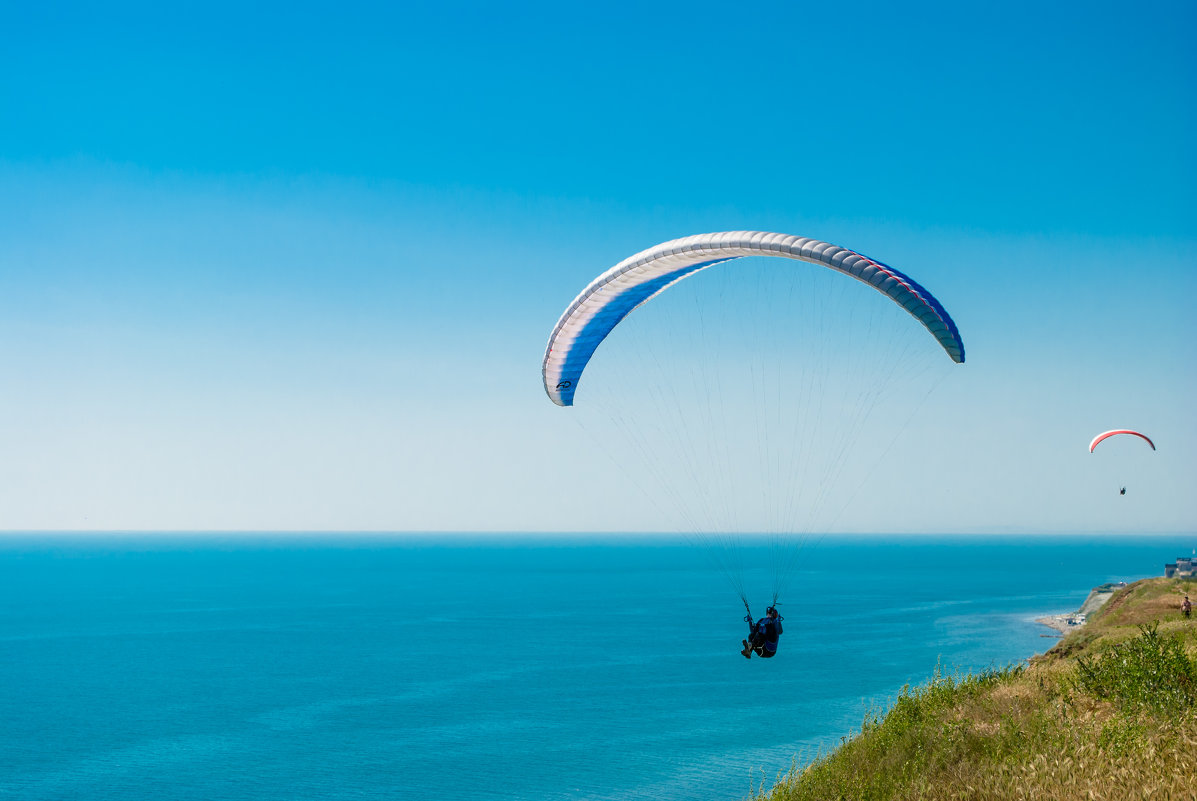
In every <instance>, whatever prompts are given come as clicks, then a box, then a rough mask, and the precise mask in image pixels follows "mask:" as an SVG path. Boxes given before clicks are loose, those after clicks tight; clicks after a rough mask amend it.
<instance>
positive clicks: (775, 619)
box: [740, 606, 781, 659]
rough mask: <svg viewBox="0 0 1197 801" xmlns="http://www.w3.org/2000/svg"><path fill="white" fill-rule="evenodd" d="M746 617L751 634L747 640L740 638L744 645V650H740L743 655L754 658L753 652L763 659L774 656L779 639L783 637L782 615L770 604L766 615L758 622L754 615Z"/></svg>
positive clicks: (746, 657)
mask: <svg viewBox="0 0 1197 801" xmlns="http://www.w3.org/2000/svg"><path fill="white" fill-rule="evenodd" d="M745 619H746V620H747V621H748V625H749V634H748V639H747V640H740V642H741V643H743V645H744V650H743V651H740V653H741V654H742V655H743V657H744V658H745V659H752V654H753V652H756V655H757V656H759V657H761V658H763V659H768V658H769V657H771V656H774V655H775V654H776V653H777V639H778V638H779V637H781V615H779V614H778V613H777V610H776V609H775V608H774V607H772V606H770V607H769V608H768V610H766V612H765V616H764V617H762V618H761V619H760V620H758V621H757V622H756V623H753V622H752V615H749V616H748V617H747V618H745Z"/></svg>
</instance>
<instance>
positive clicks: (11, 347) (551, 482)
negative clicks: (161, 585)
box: [0, 3, 1197, 531]
mask: <svg viewBox="0 0 1197 801" xmlns="http://www.w3.org/2000/svg"><path fill="white" fill-rule="evenodd" d="M1194 13H1195V12H1194V11H1193V10H1192V7H1191V5H1190V4H1184V3H1176V4H1153V5H1150V6H1144V7H1136V8H1134V9H1133V13H1132V10H1131V9H1128V8H1127V7H1126V6H1125V5H1115V4H1091V3H1087V4H1061V5H1057V6H1054V7H1050V8H1044V7H1041V6H1040V5H1037V4H1035V5H1033V4H1021V5H1020V4H1007V5H1003V6H1001V7H993V8H971V7H967V8H966V7H962V6H961V5H960V4H947V3H945V4H942V5H931V4H917V5H913V6H910V5H908V6H906V7H902V8H894V7H891V6H890V5H888V4H876V5H871V4H851V5H849V4H836V5H832V4H828V5H821V6H813V5H808V4H778V5H776V6H766V7H761V8H758V9H754V10H753V11H752V12H750V13H749V12H733V11H731V10H729V7H727V6H726V5H713V4H712V5H701V4H695V3H687V4H684V5H682V4H677V5H672V6H671V5H664V4H634V5H629V6H616V5H613V6H611V7H608V8H602V9H599V8H593V9H583V8H575V7H566V6H562V5H560V4H552V5H549V4H544V5H523V6H521V7H519V8H516V9H512V8H509V7H504V6H501V5H499V4H494V5H490V6H479V5H471V4H438V5H437V7H436V8H404V7H401V6H395V5H393V4H386V5H383V4H380V5H377V6H370V5H363V4H355V5H352V6H349V5H348V4H339V5H327V6H295V5H287V6H283V5H245V4H236V5H231V4H230V5H224V6H222V5H219V4H213V3H205V4H195V5H193V6H187V5H179V4H172V5H171V7H170V8H164V7H162V6H161V5H159V4H143V5H133V4H120V5H118V6H117V7H114V8H113V7H104V8H99V7H87V6H83V7H80V6H73V5H69V4H37V5H36V6H32V5H31V6H29V7H13V8H6V9H5V10H4V11H3V12H0V65H2V69H0V114H2V115H3V117H2V120H0V122H2V124H0V371H2V372H3V374H4V376H5V377H6V381H5V387H6V389H5V391H4V392H3V393H0V448H2V449H3V452H4V453H5V459H4V460H3V461H2V462H0V529H92V528H95V529H246V528H248V529H258V528H264V529H346V530H366V529H368V530H463V529H465V530H486V529H498V530H514V531H522V530H535V531H554V530H560V529H563V528H564V529H575V528H577V529H586V530H645V529H650V530H652V529H662V528H665V529H667V528H671V527H676V525H677V520H676V519H672V518H670V517H669V515H668V514H663V513H661V512H660V511H659V510H657V509H656V508H655V507H653V506H652V505H651V504H649V503H646V502H645V501H644V499H643V498H642V497H641V496H637V495H635V494H634V493H631V494H628V493H626V487H625V486H624V485H623V484H622V483H621V479H620V476H619V475H618V473H619V471H618V469H616V468H615V467H613V466H611V465H610V464H609V463H608V462H603V461H601V460H594V461H584V462H583V463H581V464H578V465H572V466H563V465H562V464H561V460H560V458H559V454H560V453H561V452H562V449H563V447H566V448H570V449H572V448H574V447H575V446H574V445H572V444H570V443H572V442H573V440H575V439H576V438H577V436H578V433H577V428H576V426H574V425H573V424H572V423H571V422H570V421H569V420H567V419H563V415H565V414H568V412H565V411H563V410H560V409H557V408H556V407H554V406H552V404H550V403H549V402H548V401H547V400H546V399H545V398H544V396H543V392H542V390H541V388H540V382H539V365H540V357H541V354H542V351H543V347H544V341H545V339H546V338H547V335H548V332H549V330H550V329H551V327H552V324H553V323H554V322H555V320H556V318H557V316H558V315H559V314H560V312H561V310H562V309H563V308H564V306H565V305H566V304H567V303H568V302H569V300H570V299H572V297H573V296H574V295H575V294H576V293H577V291H578V290H579V289H580V288H581V287H582V286H583V285H584V284H585V283H586V282H587V281H588V280H589V279H590V278H592V277H593V276H594V275H596V274H597V273H599V272H600V271H602V270H603V269H606V268H607V267H609V266H611V265H612V264H614V263H616V262H617V261H619V260H620V259H622V258H623V257H625V256H627V255H630V254H631V253H634V252H636V251H638V250H640V249H642V248H645V247H648V246H650V245H653V244H656V243H657V242H661V241H664V240H667V239H671V238H674V237H677V236H683V235H686V234H690V233H697V232H702V231H714V230H727V229H738V228H751V229H763V230H777V231H783V232H787V233H794V234H799V235H805V236H813V237H818V238H821V239H826V240H829V241H832V242H836V243H837V244H842V245H844V246H846V247H851V248H854V249H857V250H860V251H863V252H865V253H868V254H870V255H874V256H876V257H878V258H882V259H884V260H886V261H887V262H889V263H891V264H893V265H895V266H897V267H899V268H900V269H902V270H905V271H906V272H909V273H910V274H911V275H914V276H915V277H916V278H918V279H919V280H920V281H921V282H922V283H924V284H925V285H926V286H928V287H929V288H931V289H932V290H933V291H934V292H935V293H936V295H937V296H938V297H939V298H940V300H941V301H943V302H944V304H945V305H946V306H947V307H948V308H949V309H950V310H951V311H952V313H953V315H954V316H955V319H956V321H957V323H958V324H959V326H960V329H961V331H962V333H963V336H964V339H965V342H966V344H967V346H968V348H969V363H968V364H967V365H965V367H963V368H960V371H959V374H958V375H953V376H952V378H951V380H949V381H947V382H945V383H944V385H943V387H942V388H941V389H940V390H938V391H937V393H936V395H935V397H934V398H933V400H932V402H931V404H930V405H929V406H928V407H927V409H926V414H925V415H924V416H922V417H920V418H918V419H916V420H915V421H914V422H913V423H912V429H911V436H913V437H917V439H918V441H919V442H920V443H921V447H920V453H919V456H918V459H919V464H920V465H951V466H952V469H951V470H949V471H947V473H948V474H949V475H945V474H944V473H945V471H943V470H928V469H923V468H920V469H909V470H908V472H909V475H908V476H907V477H906V478H905V483H904V484H903V485H902V486H901V487H899V488H897V489H896V490H895V492H896V493H898V495H897V496H895V497H899V496H900V497H902V498H908V499H910V501H909V502H908V503H897V504H896V503H894V502H893V499H886V500H887V502H878V503H875V504H868V503H861V504H859V506H860V511H859V513H858V514H857V515H856V516H855V517H853V518H852V519H851V520H847V521H844V528H845V529H850V530H865V531H891V530H893V531H1041V530H1044V531H1107V530H1112V531H1121V530H1136V531H1138V530H1142V531H1192V530H1193V528H1194V523H1195V521H1197V499H1195V498H1194V496H1195V495H1197V493H1193V492H1192V486H1194V478H1197V476H1195V475H1194V473H1195V465H1197V461H1195V456H1197V424H1195V423H1194V422H1193V420H1192V414H1191V413H1190V409H1191V406H1192V402H1193V398H1194V397H1195V390H1197V375H1195V374H1197V370H1195V365H1197V360H1195V358H1194V356H1195V354H1194V342H1197V336H1195V335H1197V323H1194V318H1195V317H1197V315H1194V314H1193V308H1194V303H1193V301H1192V298H1193V292H1194V290H1195V289H1197V248H1195V242H1194V239H1195V237H1194V229H1193V221H1194V219H1197V215H1195V213H1194V212H1195V206H1194V199H1193V197H1194V193H1193V190H1192V187H1193V184H1194V180H1193V179H1194V177H1195V172H1197V170H1195V168H1194V167H1195V165H1194V154H1193V147H1192V144H1191V142H1192V131H1193V130H1197V126H1195V125H1194V123H1195V122H1197V120H1194V116H1195V109H1197V104H1195V103H1194V102H1193V100H1194V96H1195V91H1194V90H1195V88H1197V87H1195V82H1197V69H1195V68H1197V63H1195V61H1197V59H1195V57H1194V55H1193V51H1192V48H1191V45H1190V39H1191V33H1192V31H1193V30H1194ZM647 308H648V307H646V311H647ZM1122 426H1129V427H1139V428H1142V429H1143V430H1148V429H1150V431H1149V433H1151V435H1152V436H1153V437H1154V438H1155V439H1156V442H1157V444H1158V445H1159V446H1160V450H1159V452H1158V453H1157V454H1155V457H1156V458H1155V459H1154V460H1153V461H1151V462H1149V463H1145V464H1143V465H1142V466H1141V468H1140V469H1142V471H1143V472H1142V473H1141V474H1139V475H1141V476H1142V479H1141V483H1142V484H1143V485H1145V488H1144V489H1142V490H1139V488H1138V487H1136V488H1135V490H1136V492H1135V493H1132V494H1131V495H1128V496H1127V497H1128V498H1130V499H1131V503H1124V504H1122V505H1121V506H1117V505H1111V504H1112V501H1111V499H1110V498H1109V497H1108V495H1109V494H1108V493H1107V492H1105V491H1104V490H1105V485H1104V484H1102V491H1101V492H1098V491H1095V490H1094V487H1095V486H1096V485H1097V484H1099V483H1101V482H1102V481H1103V480H1105V479H1104V478H1103V477H1101V476H1098V475H1096V474H1095V471H1096V470H1097V466H1095V464H1094V462H1093V461H1092V460H1090V461H1088V462H1086V461H1085V459H1084V458H1083V457H1086V456H1088V454H1087V453H1085V450H1084V448H1085V444H1086V443H1087V442H1088V440H1089V438H1090V437H1091V436H1092V435H1093V433H1095V432H1096V431H1097V430H1101V429H1103V428H1109V427H1122ZM563 443H565V445H563ZM908 458H909V457H908ZM1128 458H1137V456H1136V455H1134V454H1131V455H1130V456H1128ZM896 467H898V466H897V465H894V466H885V465H883V467H882V469H883V470H890V469H894V468H896ZM1107 483H1108V482H1107ZM596 496H604V497H618V498H620V501H619V502H618V503H611V504H603V505H602V508H594V507H595V505H594V504H593V503H591V502H590V499H592V498H594V497H596ZM562 521H569V522H568V524H563V523H562Z"/></svg>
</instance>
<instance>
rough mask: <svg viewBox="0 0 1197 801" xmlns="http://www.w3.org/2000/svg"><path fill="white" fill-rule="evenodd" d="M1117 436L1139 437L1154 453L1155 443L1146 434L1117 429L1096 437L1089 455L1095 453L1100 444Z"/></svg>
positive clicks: (1090, 447)
mask: <svg viewBox="0 0 1197 801" xmlns="http://www.w3.org/2000/svg"><path fill="white" fill-rule="evenodd" d="M1116 434H1130V435H1131V436H1132V437H1138V438H1139V439H1141V440H1143V441H1144V442H1146V443H1147V444H1148V445H1150V446H1151V449H1152V450H1153V451H1154V450H1155V443H1154V442H1152V441H1151V438H1150V437H1148V436H1147V435H1146V434H1140V433H1139V432H1138V431H1131V430H1130V429H1129V428H1115V429H1114V430H1113V431H1103V432H1102V433H1100V434H1098V435H1097V436H1096V437H1094V438H1093V441H1092V442H1090V443H1089V453H1093V449H1094V448H1096V447H1097V446H1098V443H1100V442H1102V441H1103V440H1107V439H1109V438H1110V437H1112V436H1115V435H1116Z"/></svg>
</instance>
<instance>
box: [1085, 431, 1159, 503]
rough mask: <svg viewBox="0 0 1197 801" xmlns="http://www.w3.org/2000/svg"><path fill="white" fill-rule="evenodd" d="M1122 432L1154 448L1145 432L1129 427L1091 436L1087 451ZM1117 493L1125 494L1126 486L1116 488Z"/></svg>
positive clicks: (1090, 451) (1091, 450) (1091, 451)
mask: <svg viewBox="0 0 1197 801" xmlns="http://www.w3.org/2000/svg"><path fill="white" fill-rule="evenodd" d="M1123 434H1126V435H1129V436H1132V437H1138V438H1139V439H1141V440H1143V441H1144V442H1146V443H1147V444H1148V445H1150V446H1151V449H1152V450H1153V451H1154V450H1155V443H1154V442H1152V441H1151V438H1150V437H1148V436H1147V435H1146V434H1143V433H1141V432H1139V431H1132V430H1131V429H1129V428H1115V429H1111V430H1110V431H1103V432H1102V433H1100V434H1098V435H1097V436H1096V437H1094V438H1093V441H1092V442H1090V443H1089V453H1093V451H1094V449H1095V448H1097V446H1098V445H1100V444H1101V443H1102V442H1104V441H1106V440H1107V439H1109V438H1110V437H1114V436H1120V435H1123ZM1118 494H1119V495H1125V494H1126V487H1125V486H1124V487H1120V488H1119V489H1118Z"/></svg>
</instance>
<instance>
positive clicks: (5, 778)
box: [0, 535, 1193, 801]
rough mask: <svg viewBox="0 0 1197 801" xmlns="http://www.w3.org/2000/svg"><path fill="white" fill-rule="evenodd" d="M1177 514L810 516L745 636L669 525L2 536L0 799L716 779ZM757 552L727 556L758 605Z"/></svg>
mask: <svg viewBox="0 0 1197 801" xmlns="http://www.w3.org/2000/svg"><path fill="white" fill-rule="evenodd" d="M1191 539H1192V538H1191V537H1180V536H1177V537H1139V538H1133V539H1132V538H1080V537H1069V538H1048V537H1018V538H1012V537H1007V538H1001V539H979V538H967V539H966V538H955V539H939V538H936V539H932V538H904V539H903V538H886V537H867V538H866V537H852V538H825V539H822V540H819V541H815V542H808V543H807V544H806V546H805V547H804V548H803V549H802V551H801V556H802V558H801V561H800V563H799V566H798V568H797V569H795V570H794V571H792V573H791V574H790V575H789V577H788V583H787V585H786V591H785V593H784V595H783V597H782V599H781V600H782V606H781V610H782V613H783V615H784V616H785V634H784V635H783V636H782V639H781V648H780V652H779V654H778V656H777V658H775V659H773V660H771V661H765V660H760V659H752V660H750V661H746V660H745V659H744V658H743V657H742V656H741V655H740V654H739V649H740V639H741V638H742V637H743V636H744V634H745V628H746V627H745V625H744V623H743V621H742V617H743V615H744V609H743V606H742V605H741V604H740V601H739V599H738V598H737V596H736V594H735V592H734V591H733V590H732V589H731V587H730V585H729V583H728V580H727V578H726V577H725V576H724V575H723V573H721V572H720V571H719V570H718V569H716V568H715V567H714V566H713V562H712V560H711V559H710V556H711V554H710V553H709V552H707V551H706V550H705V549H704V548H702V547H698V546H693V545H689V544H686V543H684V542H672V541H665V540H661V539H653V538H639V539H630V538H622V539H611V540H601V539H595V538H593V537H588V538H574V537H565V536H562V537H560V538H555V539H546V538H541V539H535V538H518V537H514V536H511V537H507V538H505V539H503V540H502V541H498V540H496V539H495V538H494V537H488V538H470V537H451V538H446V537H432V536H428V537H407V538H387V537H378V536H374V537H333V536H331V535H330V536H325V537H321V538H316V537H313V536H311V535H307V536H282V535H280V536H272V537H267V538H263V537H261V536H259V535H245V536H243V537H238V536H232V535H219V536H217V535H212V536H202V537H201V536H190V535H188V536H182V535H170V536H168V535H161V536H157V537H154V536H149V535H138V536H116V535H88V536H82V535H79V536H67V535H10V536H8V537H6V538H3V539H0V577H2V579H3V580H2V581H0V600H2V603H0V720H2V721H3V725H2V726H0V797H11V798H20V799H62V798H89V799H147V800H148V799H154V800H155V801H157V800H158V799H162V798H171V799H204V800H205V801H212V800H213V799H239V800H246V801H248V800H251V799H252V800H255V801H256V800H258V799H278V800H279V801H283V800H284V799H285V800H286V801H296V799H374V798H377V799H429V798H453V799H458V800H459V801H470V800H471V799H484V798H485V799H495V798H501V799H671V800H677V799H729V800H730V799H739V798H743V797H744V796H745V795H747V794H748V793H749V791H750V788H752V787H755V786H759V785H760V784H761V783H762V782H765V783H770V782H772V781H773V780H774V779H775V778H776V777H777V775H778V774H779V773H781V772H784V771H786V770H787V769H789V767H790V766H791V764H792V763H793V762H794V760H796V759H797V760H798V761H803V760H806V759H809V758H810V757H812V756H813V755H814V754H815V753H816V751H817V750H818V749H820V748H822V749H827V748H830V747H833V746H835V745H836V744H837V743H838V742H839V741H840V739H841V738H843V737H846V736H849V735H850V734H851V733H852V732H853V731H854V730H855V729H858V728H859V726H860V723H861V721H862V719H863V718H864V716H865V715H866V713H868V712H869V710H871V709H877V708H879V707H882V706H884V705H885V704H887V703H888V702H889V701H890V700H892V698H893V697H894V695H895V693H896V692H898V690H899V689H900V688H901V687H902V685H903V684H906V683H908V682H909V683H920V682H923V681H925V680H926V679H927V678H928V677H929V676H930V675H931V673H932V672H933V671H934V669H935V667H936V664H937V663H939V664H941V665H942V666H943V667H944V669H947V670H955V669H962V670H980V669H985V668H990V667H1000V666H1004V665H1007V664H1009V663H1011V662H1016V661H1018V660H1022V659H1025V658H1027V657H1029V656H1031V655H1033V654H1036V653H1039V652H1042V651H1044V650H1046V649H1047V648H1048V647H1050V646H1051V645H1052V643H1053V642H1054V640H1052V639H1050V638H1045V637H1043V636H1042V635H1043V634H1049V633H1050V632H1049V630H1048V629H1046V628H1043V627H1040V626H1038V625H1036V624H1035V623H1033V618H1034V617H1036V616H1038V615H1040V614H1045V613H1050V612H1064V611H1071V610H1073V609H1076V608H1077V607H1078V606H1079V605H1080V604H1081V602H1082V601H1083V600H1084V599H1085V596H1086V595H1087V594H1088V591H1089V588H1090V587H1092V586H1094V585H1097V584H1100V583H1103V582H1106V581H1113V580H1120V579H1121V580H1127V581H1130V580H1133V579H1137V578H1142V577H1145V576H1151V575H1160V574H1162V571H1163V565H1164V563H1165V562H1166V561H1170V560H1172V559H1173V558H1175V557H1176V556H1177V555H1183V554H1187V553H1189V551H1190V549H1191V548H1192V545H1193V543H1192V541H1191ZM770 553H771V551H770V548H768V547H767V546H765V545H764V544H761V545H759V546H758V545H752V546H748V547H745V549H744V554H743V555H744V556H745V557H746V560H745V561H746V564H748V565H750V566H751V567H750V568H749V569H748V570H747V571H746V572H745V574H744V579H745V583H746V586H747V587H748V589H749V592H750V595H751V593H752V592H757V593H759V594H757V595H756V596H755V597H751V598H750V600H752V601H753V603H754V607H753V612H754V613H756V614H758V615H759V614H761V613H763V611H764V607H765V605H766V603H767V602H768V600H769V598H768V593H769V591H770V588H771V586H772V585H771V573H770V570H769V568H768V564H767V563H768V561H769V558H770V557H769V555H770Z"/></svg>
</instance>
